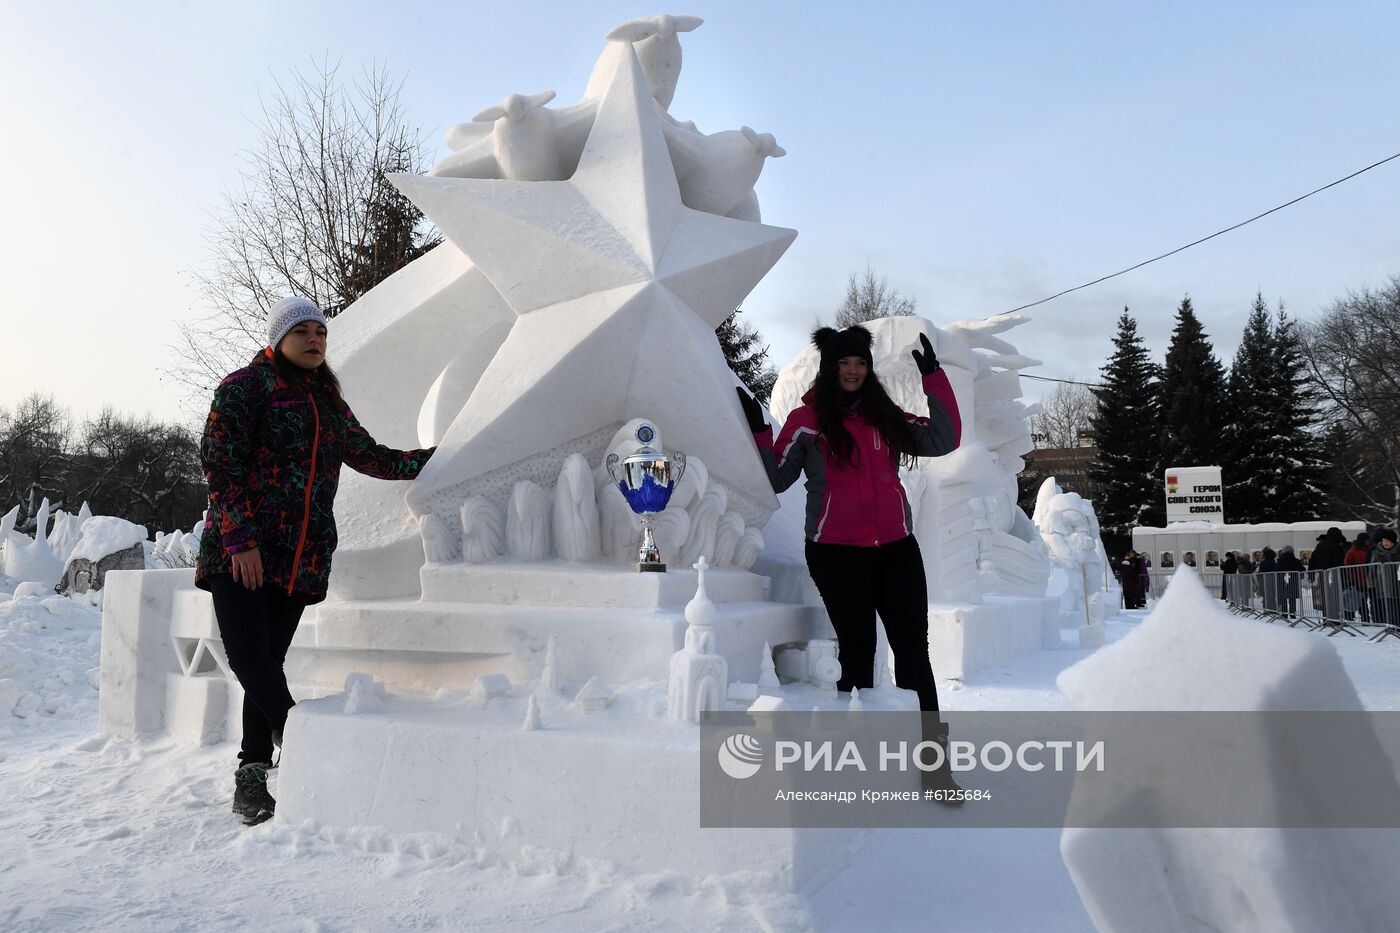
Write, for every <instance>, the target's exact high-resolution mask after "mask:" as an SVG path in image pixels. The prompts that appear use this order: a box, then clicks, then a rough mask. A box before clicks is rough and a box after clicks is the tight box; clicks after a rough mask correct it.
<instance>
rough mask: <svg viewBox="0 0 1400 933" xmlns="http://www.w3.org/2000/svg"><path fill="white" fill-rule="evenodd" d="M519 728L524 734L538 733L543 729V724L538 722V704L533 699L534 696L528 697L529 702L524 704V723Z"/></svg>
mask: <svg viewBox="0 0 1400 933" xmlns="http://www.w3.org/2000/svg"><path fill="white" fill-rule="evenodd" d="M520 728H521V730H522V731H525V732H538V731H539V730H541V729H543V728H544V723H543V722H541V721H540V704H539V702H538V701H537V700H536V699H535V696H534V694H531V695H530V699H529V701H528V702H527V703H526V704H525V722H524V724H522V725H521V727H520Z"/></svg>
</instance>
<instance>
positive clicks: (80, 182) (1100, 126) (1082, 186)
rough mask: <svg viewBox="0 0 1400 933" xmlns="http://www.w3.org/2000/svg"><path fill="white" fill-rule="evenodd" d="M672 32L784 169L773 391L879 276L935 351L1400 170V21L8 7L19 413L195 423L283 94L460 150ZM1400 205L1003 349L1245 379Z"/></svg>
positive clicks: (1356, 211) (442, 7)
mask: <svg viewBox="0 0 1400 933" xmlns="http://www.w3.org/2000/svg"><path fill="white" fill-rule="evenodd" d="M659 12H672V13H691V14H696V15H700V16H703V17H704V18H705V24H704V26H702V27H701V28H700V29H699V30H697V31H695V32H693V33H689V34H687V35H685V36H684V37H683V44H684V49H685V66H684V71H683V73H682V75H681V80H680V86H679V90H678V91H677V94H676V98H675V101H674V102H673V104H672V107H671V113H672V114H673V115H674V116H676V117H678V118H679V119H682V120H684V119H693V120H695V121H696V122H697V123H698V124H699V126H700V128H701V129H703V130H705V131H707V132H715V131H718V130H721V129H733V128H737V127H738V126H739V125H741V124H747V125H749V126H752V127H754V128H755V129H756V130H758V131H760V132H770V133H773V134H775V135H776V136H777V138H778V141H779V143H780V144H781V145H782V146H783V147H784V148H786V149H787V152H788V155H787V157H786V158H782V159H777V160H771V161H769V162H768V164H767V168H766V169H765V171H764V175H763V177H762V179H761V180H760V182H759V189H758V190H759V196H760V199H761V201H762V205H763V214H764V220H765V221H767V222H769V223H773V224H777V225H781V226H787V227H793V228H795V229H797V230H798V231H799V235H798V238H797V241H796V243H795V244H794V245H793V247H792V248H791V249H790V250H789V251H788V253H787V255H786V256H785V257H784V258H783V260H782V261H781V262H780V263H779V264H778V265H777V266H776V267H775V268H774V270H773V271H772V272H771V273H770V274H769V276H768V278H767V279H766V280H765V281H764V282H763V283H762V284H761V285H760V286H759V288H758V289H757V290H756V291H755V292H754V294H753V295H752V296H751V297H750V299H749V300H748V302H746V304H745V306H744V313H745V317H747V318H748V319H749V320H750V321H751V322H752V323H754V324H756V325H757V326H758V327H759V328H760V330H761V331H762V333H763V336H764V337H765V338H766V339H767V340H768V341H769V342H770V343H771V346H772V353H773V356H774V359H775V361H776V362H777V363H778V364H779V365H781V364H783V363H785V362H786V361H787V360H788V359H790V358H791V357H792V356H793V354H794V353H795V352H796V351H797V350H798V349H799V348H800V347H801V345H802V343H803V341H804V340H805V339H806V334H807V332H808V331H810V329H811V327H812V325H813V322H814V321H815V319H816V318H817V317H818V316H827V317H829V315H830V313H831V312H832V310H833V309H834V307H835V305H836V304H837V303H838V302H839V300H840V297H841V294H842V291H843V289H844V285H845V281H846V277H847V275H848V274H849V273H850V272H853V271H860V270H863V269H864V267H865V265H866V263H870V264H872V265H873V266H874V267H875V269H876V270H877V271H879V272H881V273H883V274H886V275H888V277H889V280H890V283H891V284H892V285H893V286H895V287H896V288H898V289H899V290H901V291H903V292H905V293H906V294H909V295H911V296H913V297H915V298H916V299H917V300H918V303H919V309H920V312H921V313H922V314H923V315H924V316H926V317H929V318H931V319H932V320H933V321H934V322H935V323H947V322H950V321H953V320H958V319H963V318H980V317H984V316H986V315H990V314H995V313H997V312H1001V311H1004V310H1007V309H1009V308H1011V307H1014V306H1016V305H1020V304H1023V303H1026V302H1030V301H1034V300H1036V299H1039V298H1042V297H1044V296H1046V295H1048V294H1051V293H1053V292H1056V291H1059V290H1060V289H1063V288H1067V287H1069V286H1072V285H1077V284H1079V283H1081V282H1084V281H1087V280H1089V279H1093V278H1096V277H1098V276H1100V275H1103V274H1105V273H1108V272H1111V271H1114V270H1117V269H1119V268H1122V267H1124V266H1128V265H1131V264H1133V263H1134V262H1137V261H1139V260H1142V259H1145V258H1147V257H1150V256H1153V255H1156V254H1158V253H1161V252H1165V251H1166V250H1169V249H1172V248H1174V247H1177V246H1180V245H1182V244H1183V243H1186V242H1188V241H1190V240H1193V239H1195V238H1197V237H1199V236H1202V235H1204V234H1206V233H1210V232H1212V231H1214V230H1217V229H1219V228H1222V227H1225V226H1228V225H1229V224H1231V223H1234V222H1236V221H1239V220H1242V219H1244V218H1246V217H1249V216H1251V215H1253V214H1256V213H1258V212H1260V211H1262V210H1265V209H1267V208H1269V207H1273V206H1274V205H1276V204H1279V203H1282V202H1284V201H1286V200H1288V199H1290V198H1292V197H1295V196H1297V195H1299V194H1302V193H1304V192H1306V191H1308V190H1311V189H1313V188H1315V187H1318V186H1319V185H1322V184H1325V183H1326V182H1329V181H1332V180H1333V179H1336V178H1339V177H1341V176H1343V175H1346V174H1348V173H1349V172H1352V171H1354V170H1356V169H1358V168H1361V167H1362V166H1365V165H1368V164H1370V163H1372V162H1375V161H1377V160H1379V159H1381V158H1384V157H1385V156H1388V155H1391V154H1393V153H1395V152H1397V151H1400V105H1398V104H1400V69H1397V68H1396V65H1395V62H1396V56H1395V53H1396V47H1395V37H1396V36H1397V35H1400V5H1397V4H1394V3H1374V4H1347V3H1341V4H1321V3H1314V2H1303V3H1277V2H1270V3H1264V2H1258V3H1254V4H1244V3H1235V4H1220V3H1173V4H1164V3H1159V2H1152V3H1048V2H1045V3H988V4H970V3H944V2H939V3H909V4H888V5H880V4H871V5H866V6H864V7H860V6H858V5H857V4H854V3H850V2H841V3H803V4H800V5H799V4H796V3H791V4H779V3H754V2H745V3H739V2H733V3H718V2H694V3H690V4H689V5H686V6H684V7H677V8H674V9H669V10H667V9H665V8H661V7H656V6H654V5H650V4H639V3H630V2H628V3H602V2H597V3H577V2H571V3H562V2H561V3H543V2H528V0H516V2H512V3H508V4H505V3H499V2H493V3H472V2H463V0H457V2H451V3H408V4H386V3H383V2H377V3H359V2H335V3H329V2H324V3H323V2H293V3H286V2H281V3H271V2H244V3H240V4H212V3H198V2H187V3H170V2H148V0H142V2H140V3H136V4H110V3H99V2H95V0H92V2H74V3H67V4H52V3H49V4H40V3H35V2H33V0H29V2H13V0H0V88H3V96H0V126H3V127H4V130H5V133H4V145H3V146H0V179H2V180H0V184H2V185H3V204H4V213H3V217H4V223H3V224H0V264H3V265H0V317H3V328H0V405H3V406H6V407H11V406H13V405H14V404H15V402H16V401H18V400H19V399H20V398H21V397H23V396H24V395H26V394H27V393H29V392H32V391H35V390H42V391H49V392H52V393H53V394H54V395H55V396H56V397H57V399H58V400H59V402H61V403H62V404H65V405H68V406H70V407H71V408H72V409H73V410H74V412H75V414H77V415H79V416H82V415H84V414H87V413H91V412H95V411H96V410H97V409H99V408H100V407H101V406H102V405H103V404H112V405H114V406H116V407H117V408H119V409H122V410H125V411H128V412H133V413H144V412H147V411H149V412H150V413H152V414H154V415H156V416H158V417H162V418H172V419H174V418H184V417H187V415H186V414H185V412H183V411H182V409H181V407H180V404H179V403H180V397H181V392H180V390H179V389H178V388H177V387H176V386H174V385H172V384H170V383H169V382H168V381H162V377H161V372H162V370H164V369H166V368H168V367H169V366H170V365H171V364H172V362H173V361H172V358H171V357H172V355H173V354H174V353H175V346H176V345H177V332H176V328H177V326H178V323H179V322H180V321H182V320H187V319H190V318H191V316H193V315H194V314H196V313H198V309H199V302H200V296H199V295H198V294H197V292H196V291H195V290H194V289H193V287H192V286H191V284H190V282H189V271H190V270H192V269H194V268H198V267H200V266H201V265H202V264H204V263H206V262H207V254H206V252H205V247H204V242H203V233H204V231H205V229H206V227H207V225H208V212H209V211H210V210H211V208H213V207H214V206H216V205H217V203H218V201H219V197H220V193H221V191H223V190H224V189H225V188H226V187H228V186H231V185H233V184H234V183H235V182H236V181H237V171H238V165H239V152H240V151H241V150H243V149H246V148H248V147H250V146H251V145H252V144H253V142H254V138H255V136H254V128H253V125H252V123H251V118H252V117H253V116H254V115H255V114H256V112H257V109H258V95H259V93H260V92H264V93H265V92H266V91H267V90H268V88H269V87H270V86H271V84H272V82H273V80H274V79H275V78H279V77H286V76H287V75H288V74H289V73H290V72H291V70H292V69H294V68H303V69H306V68H309V67H310V66H311V64H312V62H313V61H315V60H319V59H321V58H323V57H326V56H329V57H330V58H331V59H332V60H339V61H341V62H342V63H343V69H344V71H345V72H346V73H348V74H353V73H356V72H358V71H359V69H360V68H361V66H362V65H364V64H366V63H369V62H371V61H378V62H381V63H384V64H387V65H388V67H389V68H390V70H391V71H393V72H395V73H397V74H402V75H404V76H405V78H406V84H405V87H404V103H405V105H406V107H407V109H408V111H409V113H410V114H411V115H412V116H413V118H414V119H415V120H416V121H417V122H419V123H421V125H422V126H423V128H424V130H425V132H426V133H427V134H428V136H429V140H430V144H431V145H432V146H436V147H437V150H438V154H442V153H445V152H446V151H447V150H446V147H445V146H444V145H443V144H442V142H441V137H442V130H443V129H445V128H446V127H447V126H450V125H452V124H453V123H456V122H459V121H462V120H467V119H470V117H471V116H472V115H473V114H475V113H477V112H478V111H479V110H481V109H483V108H484V107H486V106H489V105H492V104H495V103H496V102H498V101H499V100H500V99H501V98H502V97H504V96H505V95H506V94H507V93H509V92H512V91H516V92H522V93H535V92H538V91H543V90H549V89H552V90H555V91H557V92H558V95H559V97H558V100H557V102H556V103H558V104H567V103H572V102H573V101H575V100H577V99H578V98H579V96H580V95H581V93H582V91H583V88H584V85H585V83H586V82H587V78H588V74H589V71H590V70H591V67H592V64H593V62H594V60H595V58H596V57H597V55H598V53H599V51H600V50H601V49H602V47H603V44H604V43H603V36H604V34H605V33H606V32H607V31H608V30H609V29H610V28H611V27H612V26H614V25H616V24H617V23H619V22H622V21H625V20H627V19H630V18H632V17H634V16H640V15H650V14H654V13H659ZM1398 207H1400V160H1396V161H1395V162H1393V163H1390V164H1388V165H1385V166H1382V167H1380V168H1377V169H1375V170H1374V171H1372V172H1369V173H1367V174H1365V175H1362V176H1361V177H1359V178H1357V179H1355V180H1353V181H1350V182H1348V183H1346V184H1345V185H1342V186H1339V187H1338V188H1335V189H1332V190H1330V191H1327V192H1324V193H1322V194H1319V195H1317V196H1315V197H1314V198H1311V199H1309V200H1307V201H1305V202H1303V203H1302V204H1300V205H1297V206H1295V207H1292V208H1290V209H1288V210H1286V211H1283V212H1280V213H1279V214H1276V215H1273V216H1271V217H1269V218H1266V219H1264V220H1262V221H1259V222H1257V223H1255V224H1252V225H1250V226H1248V227H1246V228H1244V229H1242V230H1239V231H1236V232H1234V233H1231V234H1228V235H1226V236H1224V237H1221V238H1218V239H1216V240H1213V241H1211V242H1210V243H1208V244H1205V245H1203V246H1200V247H1196V248H1195V249H1193V250H1190V251H1187V252H1186V253H1183V254H1181V255H1179V256H1176V257H1173V258H1171V259H1168V260H1165V261H1163V262H1160V263H1157V264H1155V265H1153V266H1150V267H1148V268H1146V269H1143V270H1139V271H1137V272H1134V273H1131V274H1129V275H1127V276H1123V277H1121V278H1118V279H1115V280H1113V281H1112V282H1109V283H1106V284H1104V285H1101V286H1097V287H1095V288H1092V289H1088V290H1085V291H1081V292H1077V293H1075V294H1074V295H1072V296H1069V297H1066V298H1063V299H1060V300H1057V301H1055V302H1052V303H1050V304H1047V305H1042V306H1041V307H1039V308H1037V309H1035V310H1034V311H1032V312H1029V313H1030V315H1031V317H1032V321H1031V323H1029V324H1026V325H1024V326H1022V327H1020V328H1019V329H1017V330H1015V331H1013V332H1012V333H1011V334H1009V335H1008V336H1009V337H1010V338H1011V339H1012V340H1013V341H1014V342H1015V343H1017V345H1018V346H1019V348H1020V349H1021V351H1022V352H1023V353H1025V354H1026V355H1028V356H1032V357H1035V358H1038V359H1041V360H1043V361H1044V363H1045V365H1044V366H1043V367H1042V368H1041V369H1040V370H1039V372H1040V373H1041V374H1043V375H1046V376H1055V377H1069V376H1076V375H1077V376H1082V377H1093V376H1094V375H1095V374H1096V372H1097V369H1098V367H1099V365H1100V364H1101V363H1102V361H1103V359H1104V357H1105V356H1106V354H1107V352H1108V349H1109V337H1110V336H1111V334H1112V332H1113V328H1114V321H1115V318H1116V316H1117V314H1118V312H1119V311H1120V310H1121V309H1122V307H1123V306H1124V305H1129V306H1130V307H1131V308H1132V310H1133V312H1134V313H1135V314H1136V315H1137V316H1138V318H1139V321H1140V323H1141V326H1142V330H1143V332H1144V333H1145V335H1146V337H1147V339H1148V341H1149V343H1150V345H1151V347H1152V350H1153V352H1154V354H1155V355H1157V356H1158V357H1160V355H1161V353H1162V352H1163V350H1164V349H1165V346H1166V341H1167V337H1168V335H1169V333H1170V329H1171V320H1172V314H1173V312H1174V310H1175V308H1176V305H1177V304H1178V302H1179V301H1180V299H1181V297H1182V295H1183V294H1186V293H1189V294H1190V295H1191V297H1192V299H1193V302H1194V303H1195V305H1196V308H1197V311H1198V313H1199V314H1200V316H1201V317H1202V319H1203V320H1204V322H1205V326H1206V328H1207V331H1208V332H1209V334H1210V335H1211V337H1212V338H1214V339H1215V341H1216V347H1217V350H1218V351H1219V352H1220V353H1221V356H1222V357H1223V358H1224V359H1225V360H1226V362H1227V363H1228V360H1229V356H1230V355H1231V354H1232V353H1233V351H1234V348H1235V345H1236V343H1237V342H1238V339H1239V331H1240V329H1241V327H1242V324H1243V320H1244V316H1245V314H1246V312H1247V310H1248V307H1249V304H1250V301H1251V299H1252V298H1253V296H1254V294H1255V292H1256V291H1262V292H1263V294H1264V296H1265V297H1266V298H1267V299H1268V300H1269V301H1270V303H1271V304H1272V303H1274V302H1275V301H1277V300H1278V299H1282V300H1284V301H1285V302H1286V304H1287V306H1288V307H1289V308H1290V309H1291V311H1292V312H1293V313H1294V314H1295V315H1298V316H1301V317H1305V318H1306V317H1308V316H1310V315H1312V314H1315V313H1316V312H1317V311H1318V310H1319V309H1320V308H1323V307H1325V306H1326V304H1327V303H1329V302H1330V301H1331V300H1332V299H1334V298H1336V297H1338V296H1340V295H1342V294H1344V293H1345V292H1346V291H1347V290H1348V289H1359V288H1363V287H1368V286H1376V285H1378V284H1380V283H1382V282H1384V281H1385V280H1386V278H1387V277H1388V276H1390V275H1393V274H1397V273H1400V224H1397V221H1396V217H1397V208H1398ZM330 356H331V359H332V361H334V358H335V354H334V328H332V348H331V355H330ZM1026 387H1027V394H1028V395H1029V396H1032V397H1037V396H1038V395H1039V394H1040V392H1041V391H1042V387H1043V384H1036V383H1030V382H1028V383H1026Z"/></svg>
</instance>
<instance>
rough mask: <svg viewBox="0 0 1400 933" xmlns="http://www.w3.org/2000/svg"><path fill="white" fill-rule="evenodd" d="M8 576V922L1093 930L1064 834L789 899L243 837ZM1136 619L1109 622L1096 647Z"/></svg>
mask: <svg viewBox="0 0 1400 933" xmlns="http://www.w3.org/2000/svg"><path fill="white" fill-rule="evenodd" d="M4 582H5V581H3V580H0V681H3V680H11V681H13V682H15V684H16V685H17V686H18V688H19V690H20V691H21V696H22V697H23V699H22V700H21V702H20V706H19V707H18V709H17V715H14V716H7V717H5V718H6V720H7V721H5V722H0V788H3V789H4V796H3V798H0V840H3V841H4V844H3V846H0V929H3V930H7V931H19V930H68V929H85V928H97V927H104V928H108V929H113V930H127V929H141V930H177V929H200V930H243V929H249V928H259V927H260V928H265V929H279V930H280V929H297V930H317V931H320V930H327V931H329V930H351V929H354V930H375V929H415V930H416V929H424V930H432V929H473V930H485V931H495V930H501V931H504V930H519V929H530V930H560V931H563V930H567V931H578V930H653V929H676V930H679V929H686V930H697V929H719V928H724V929H728V930H744V929H753V930H864V929H881V928H883V929H890V930H913V929H920V930H929V929H937V930H944V931H999V933H1000V931H1017V930H1035V931H1038V933H1059V931H1089V930H1092V929H1093V927H1092V924H1091V923H1090V922H1089V918H1088V916H1087V915H1086V914H1085V912H1084V908H1083V907H1082V905H1081V904H1080V901H1079V897H1078V894H1077V893H1076V892H1075V889H1074V886H1073V884H1071V882H1070V879H1069V876H1068V874H1067V873H1066V871H1065V868H1064V864H1063V862H1062V861H1061V859H1060V854H1059V836H1060V834H1059V831H1058V830H987V829H972V830H955V831H954V830H900V831H885V832H881V833H880V834H878V835H876V836H875V837H874V838H873V839H872V840H871V841H870V842H869V844H867V845H866V846H865V847H864V848H863V849H862V850H861V851H860V852H859V853H858V854H857V855H856V856H855V857H853V859H852V860H851V862H850V864H849V865H848V867H846V868H845V870H843V871H842V872H841V873H840V874H839V875H837V876H836V877H835V878H834V879H832V880H831V881H830V882H828V883H827V884H826V885H825V886H824V887H822V888H821V889H820V890H818V891H817V892H816V893H815V894H813V895H811V896H798V895H775V894H773V893H772V892H771V891H770V890H768V889H767V888H765V887H764V886H762V885H759V884H746V883H745V881H744V880H743V879H733V878H730V879H725V880H723V881H716V880H706V881H700V882H697V881H694V880H691V879H687V878H683V877H678V876H673V875H653V876H644V877H637V876H629V875H623V874H621V873H618V872H616V871H614V870H612V869H611V868H609V867H608V866H607V865H603V864H597V863H591V862H585V861H581V860H574V861H569V860H561V859H558V858H554V857H551V856H549V855H547V854H543V853H531V852H528V851H527V852H525V853H524V854H522V855H521V856H520V857H517V858H514V859H511V860H507V861H500V860H497V859H495V858H493V857H491V856H490V855H488V854H487V853H486V852H485V851H484V850H482V849H478V848H476V847H474V846H472V845H470V844H466V843H463V842H461V841H458V840H453V839H451V838H449V837H446V836H391V835H389V834H386V833H381V832H375V831H369V830H358V831H340V830H327V829H321V830H318V829H316V828H315V827H286V826H273V825H270V824H265V825H263V826H259V827H255V828H252V829H245V828H243V827H242V826H240V825H239V824H238V823H237V822H236V820H235V819H234V817H233V816H232V815H231V814H230V813H229V799H230V795H231V792H232V779H231V774H232V762H233V756H234V750H233V748H232V747H231V746H229V745H222V746H216V747H214V748H206V749H199V750H193V749H190V748H187V747H177V746H175V745H174V744H173V743H171V742H169V741H150V742H140V743H126V742H116V741H109V740H107V739H105V738H103V737H99V736H95V735H94V733H95V731H96V727H97V691H96V689H95V686H94V685H95V684H96V674H95V669H96V666H97V660H98V647H99V629H100V622H101V618H100V615H99V614H98V612H97V611H96V610H93V609H90V608H88V607H86V606H83V605H81V604H79V603H76V602H73V601H71V600H67V599H62V598H58V597H49V598H45V599H39V598H35V597H21V598H18V599H10V598H9V594H10V593H11V592H12V589H13V588H12V587H10V588H5V586H4ZM1140 617H1141V613H1124V614H1122V615H1120V616H1119V617H1117V618H1114V619H1110V620H1109V622H1108V623H1107V630H1108V638H1109V640H1110V641H1113V640H1116V639H1118V638H1121V637H1123V635H1124V634H1126V633H1127V632H1129V631H1131V629H1132V628H1133V626H1134V625H1135V624H1136V623H1137V621H1138V620H1139V619H1140ZM1258 624H1264V623H1258ZM1067 635H1068V633H1067ZM1317 637H1321V636H1317ZM1332 642H1333V643H1334V644H1335V645H1336V647H1337V649H1338V651H1339V653H1340V654H1341V656H1342V659H1343V661H1344V663H1345V665H1346V668H1347V670H1348V671H1349V672H1350V674H1351V676H1352V678H1353V680H1354V681H1355V682H1356V684H1357V687H1358V690H1359V691H1360V693H1361V696H1362V699H1363V701H1364V702H1365V703H1366V704H1367V705H1368V706H1369V707H1370V708H1372V709H1400V643H1397V642H1393V641H1392V642H1389V643H1387V644H1381V645H1374V644H1366V643H1362V642H1361V641H1360V640H1359V639H1349V638H1348V639H1343V638H1335V639H1332ZM1084 655H1085V652H1082V651H1079V650H1066V651H1060V652H1041V653H1039V654H1037V655H1035V656H1033V657H1030V658H1027V659H1025V660H1023V661H1020V662H1018V663H1016V664H1013V665H1009V666H1007V667H1004V668H1000V669H997V670H992V671H987V672H984V673H982V674H979V675H978V676H976V677H975V678H972V679H971V680H969V681H968V682H966V683H963V684H959V683H956V682H947V683H940V684H939V689H940V691H941V694H942V697H943V699H944V705H945V706H947V707H948V708H950V709H1063V708H1066V707H1065V703H1064V699H1063V697H1062V696H1061V695H1060V694H1059V692H1058V691H1057V690H1056V689H1055V677H1056V675H1057V674H1058V673H1059V672H1060V671H1061V670H1063V669H1064V668H1065V667H1067V666H1069V665H1070V664H1073V663H1074V662H1075V661H1076V660H1078V659H1080V658H1081V657H1083V656H1084ZM3 689H5V685H4V684H3V683H0V690H3ZM11 689H13V688H11ZM3 699H4V697H0V701H3ZM20 714H22V715H20Z"/></svg>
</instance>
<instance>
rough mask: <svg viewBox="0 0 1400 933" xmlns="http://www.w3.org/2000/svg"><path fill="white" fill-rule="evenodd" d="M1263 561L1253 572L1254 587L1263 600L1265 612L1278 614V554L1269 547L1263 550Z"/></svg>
mask: <svg viewBox="0 0 1400 933" xmlns="http://www.w3.org/2000/svg"><path fill="white" fill-rule="evenodd" d="M1263 558H1264V559H1263V560H1261V561H1260V562H1259V567H1258V568H1257V569H1256V570H1255V571H1254V573H1255V576H1254V587H1255V589H1256V590H1257V591H1258V593H1259V595H1260V596H1262V597H1263V598H1264V611H1265V612H1278V604H1279V578H1278V554H1277V553H1276V552H1275V551H1274V549H1273V548H1271V547H1266V548H1264V551H1263Z"/></svg>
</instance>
